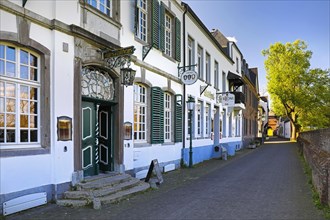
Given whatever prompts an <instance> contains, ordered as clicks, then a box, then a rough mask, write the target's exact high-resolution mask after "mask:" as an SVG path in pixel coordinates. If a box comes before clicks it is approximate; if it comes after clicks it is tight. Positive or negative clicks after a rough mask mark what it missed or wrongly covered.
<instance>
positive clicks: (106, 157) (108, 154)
mask: <svg viewBox="0 0 330 220" xmlns="http://www.w3.org/2000/svg"><path fill="white" fill-rule="evenodd" d="M110 108H111V107H110V106H100V109H99V130H100V134H99V154H100V155H99V157H100V163H99V164H100V170H101V171H104V172H105V171H112V162H113V159H112V147H111V146H112V145H111V130H112V129H111V115H110V113H111V110H110Z"/></svg>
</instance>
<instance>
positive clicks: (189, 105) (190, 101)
mask: <svg viewBox="0 0 330 220" xmlns="http://www.w3.org/2000/svg"><path fill="white" fill-rule="evenodd" d="M194 107H195V99H194V98H193V97H191V96H189V97H188V101H187V108H188V110H189V111H192V110H193V109H194Z"/></svg>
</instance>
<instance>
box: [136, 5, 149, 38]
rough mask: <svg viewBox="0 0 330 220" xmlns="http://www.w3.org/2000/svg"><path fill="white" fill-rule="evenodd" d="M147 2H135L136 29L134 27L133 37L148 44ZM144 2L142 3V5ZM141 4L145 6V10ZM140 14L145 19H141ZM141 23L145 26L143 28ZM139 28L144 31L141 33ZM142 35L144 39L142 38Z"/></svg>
mask: <svg viewBox="0 0 330 220" xmlns="http://www.w3.org/2000/svg"><path fill="white" fill-rule="evenodd" d="M148 1H149V0H137V1H136V4H137V5H136V8H137V9H136V10H137V12H136V13H137V20H138V21H137V27H136V34H135V37H137V38H138V39H139V40H141V41H143V42H148V37H149V35H148V28H149V27H148V22H149V20H150V18H149V14H148V13H149V12H148V4H149V2H148ZM142 2H144V3H142ZM141 4H143V5H145V8H143V7H142V6H141ZM142 14H143V15H144V16H145V19H144V18H143V17H142ZM141 23H144V24H145V27H143V26H142V24H141ZM141 28H142V29H143V30H144V32H143V31H141ZM143 35H144V37H142V36H143Z"/></svg>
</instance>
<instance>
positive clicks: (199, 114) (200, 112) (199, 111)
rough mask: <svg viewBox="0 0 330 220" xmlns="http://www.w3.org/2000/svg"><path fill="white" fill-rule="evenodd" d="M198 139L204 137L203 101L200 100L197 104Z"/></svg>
mask: <svg viewBox="0 0 330 220" xmlns="http://www.w3.org/2000/svg"><path fill="white" fill-rule="evenodd" d="M196 117H197V121H196V124H197V126H196V129H197V132H196V137H203V121H204V120H203V101H201V100H198V101H197V104H196Z"/></svg>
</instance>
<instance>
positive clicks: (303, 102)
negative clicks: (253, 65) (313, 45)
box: [262, 40, 330, 139]
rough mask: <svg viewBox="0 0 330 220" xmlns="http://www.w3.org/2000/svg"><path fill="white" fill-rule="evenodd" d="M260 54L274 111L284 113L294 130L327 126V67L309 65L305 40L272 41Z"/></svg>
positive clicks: (329, 103) (329, 83)
mask: <svg viewBox="0 0 330 220" xmlns="http://www.w3.org/2000/svg"><path fill="white" fill-rule="evenodd" d="M262 54H263V55H264V56H265V57H266V60H265V69H266V72H267V75H266V78H267V81H268V84H267V90H268V92H269V93H270V96H271V100H272V107H271V108H272V110H273V111H274V113H275V114H276V115H278V116H287V117H288V118H289V119H290V121H291V124H292V125H293V126H294V128H295V129H296V130H297V131H299V130H301V129H302V130H308V129H314V128H323V127H328V126H330V117H329V112H330V90H329V87H330V80H329V70H321V69H310V62H309V60H310V58H311V57H312V52H311V51H309V50H307V44H306V43H305V42H304V41H301V40H296V41H294V42H293V43H286V44H282V43H275V44H273V45H271V46H270V48H269V49H267V50H263V51H262ZM292 135H294V137H293V139H294V138H295V132H293V134H292Z"/></svg>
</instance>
